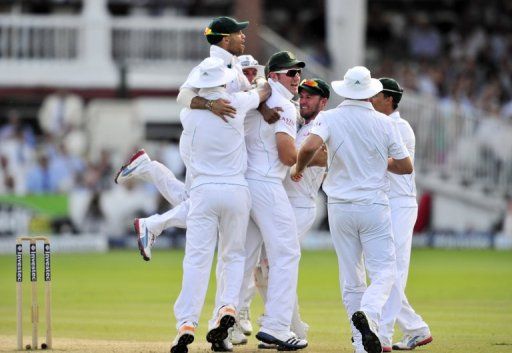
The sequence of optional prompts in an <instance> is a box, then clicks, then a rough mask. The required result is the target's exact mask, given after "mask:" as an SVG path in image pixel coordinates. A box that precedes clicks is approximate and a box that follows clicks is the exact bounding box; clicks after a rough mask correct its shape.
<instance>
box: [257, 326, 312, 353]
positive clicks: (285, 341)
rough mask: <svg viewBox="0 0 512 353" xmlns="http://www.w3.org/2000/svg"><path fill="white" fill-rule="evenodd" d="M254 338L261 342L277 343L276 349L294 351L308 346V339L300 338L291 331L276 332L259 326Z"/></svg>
mask: <svg viewBox="0 0 512 353" xmlns="http://www.w3.org/2000/svg"><path fill="white" fill-rule="evenodd" d="M256 338H257V339H258V340H260V341H262V342H263V343H267V344H275V345H277V350H278V351H295V350H298V349H303V348H306V347H307V346H308V341H306V340H304V339H300V338H298V337H297V335H295V334H294V333H293V332H291V331H289V332H286V333H277V332H274V331H272V330H269V329H265V328H263V327H262V328H261V329H260V332H258V333H257V334H256Z"/></svg>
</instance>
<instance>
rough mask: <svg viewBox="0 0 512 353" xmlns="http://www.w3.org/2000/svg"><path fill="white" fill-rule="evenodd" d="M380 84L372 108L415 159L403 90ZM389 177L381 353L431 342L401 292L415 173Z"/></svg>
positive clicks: (414, 205) (414, 211) (414, 203)
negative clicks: (388, 287) (388, 283)
mask: <svg viewBox="0 0 512 353" xmlns="http://www.w3.org/2000/svg"><path fill="white" fill-rule="evenodd" d="M379 81H380V82H381V83H382V86H383V89H382V92H380V93H379V94H377V95H375V96H374V97H373V98H372V99H371V102H372V104H373V107H374V108H375V110H377V111H379V112H381V113H383V114H386V115H388V116H389V117H390V118H391V120H392V121H393V123H395V124H396V125H397V127H398V131H399V132H400V135H401V137H402V140H403V142H404V144H405V146H406V148H407V150H408V151H409V155H410V156H411V159H412V160H414V152H415V146H416V138H415V136H414V131H413V130H412V128H411V125H410V124H409V123H408V122H407V121H406V120H405V119H402V118H401V117H400V113H399V111H398V103H400V100H401V98H402V94H403V89H402V88H401V87H400V85H399V84H398V82H396V81H395V80H394V79H392V78H381V79H379ZM388 178H389V182H390V191H389V206H390V208H391V224H392V227H393V238H394V241H395V251H396V267H397V281H398V283H397V285H396V286H394V287H393V290H392V291H391V294H390V296H389V299H388V301H387V303H386V305H385V306H384V308H383V311H382V317H381V319H380V323H379V337H380V340H381V342H382V349H383V351H384V352H391V351H392V350H411V349H414V348H416V347H417V346H423V345H425V344H428V343H430V342H432V335H431V334H430V329H429V327H428V325H427V323H426V322H425V321H424V320H423V319H422V318H421V316H420V315H418V314H417V313H416V312H415V311H414V309H413V308H412V307H411V305H410V304H409V301H408V300H407V297H406V295H405V293H404V290H405V286H406V283H407V275H408V272H409V262H410V258H411V244H412V232H413V228H414V224H415V222H416V218H417V214H418V203H417V201H416V183H415V182H414V172H413V173H412V174H411V175H396V174H393V173H388ZM395 322H397V323H398V327H399V328H400V330H401V331H402V332H403V333H404V338H403V339H402V341H400V342H397V343H395V344H393V345H391V342H392V337H393V329H394V325H395Z"/></svg>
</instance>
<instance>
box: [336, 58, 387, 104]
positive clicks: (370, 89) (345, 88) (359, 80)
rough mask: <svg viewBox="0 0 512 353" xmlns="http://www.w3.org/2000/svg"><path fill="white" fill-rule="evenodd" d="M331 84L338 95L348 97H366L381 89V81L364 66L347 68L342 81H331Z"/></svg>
mask: <svg viewBox="0 0 512 353" xmlns="http://www.w3.org/2000/svg"><path fill="white" fill-rule="evenodd" d="M331 86H332V89H333V90H334V92H336V93H337V94H338V95H340V96H342V97H345V98H349V99H367V98H370V97H373V96H374V95H376V94H377V93H379V92H380V91H382V83H381V82H380V81H379V80H377V79H375V78H372V77H371V74H370V70H368V69H367V68H366V67H364V66H354V67H353V68H351V69H348V70H347V73H346V74H345V76H344V77H343V81H332V82H331Z"/></svg>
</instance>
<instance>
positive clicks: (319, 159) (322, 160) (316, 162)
mask: <svg viewBox="0 0 512 353" xmlns="http://www.w3.org/2000/svg"><path fill="white" fill-rule="evenodd" d="M308 167H327V147H326V146H325V144H323V145H322V147H321V148H319V149H318V150H317V151H316V152H315V155H314V156H313V159H312V160H311V161H310V162H309V163H308Z"/></svg>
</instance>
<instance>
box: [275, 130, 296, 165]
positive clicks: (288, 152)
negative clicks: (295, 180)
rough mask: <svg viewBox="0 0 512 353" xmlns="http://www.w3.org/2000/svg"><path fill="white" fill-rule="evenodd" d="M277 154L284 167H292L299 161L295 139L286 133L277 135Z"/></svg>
mask: <svg viewBox="0 0 512 353" xmlns="http://www.w3.org/2000/svg"><path fill="white" fill-rule="evenodd" d="M276 144H277V154H278V156H279V160H280V161H281V163H283V164H284V165H287V166H289V167H291V166H292V165H294V164H295V162H296V160H297V148H296V147H295V140H294V139H293V137H291V136H290V135H288V134H287V133H285V132H278V133H276Z"/></svg>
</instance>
